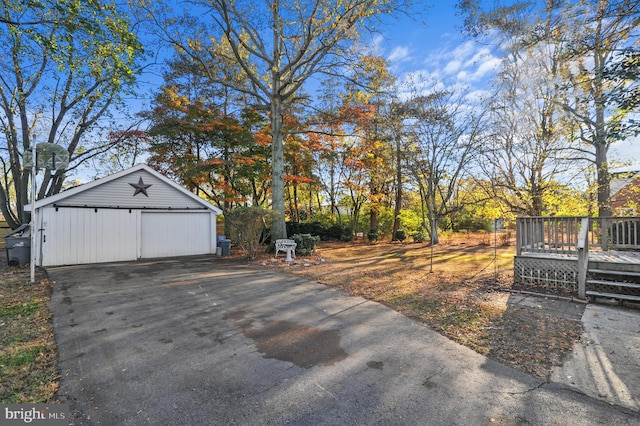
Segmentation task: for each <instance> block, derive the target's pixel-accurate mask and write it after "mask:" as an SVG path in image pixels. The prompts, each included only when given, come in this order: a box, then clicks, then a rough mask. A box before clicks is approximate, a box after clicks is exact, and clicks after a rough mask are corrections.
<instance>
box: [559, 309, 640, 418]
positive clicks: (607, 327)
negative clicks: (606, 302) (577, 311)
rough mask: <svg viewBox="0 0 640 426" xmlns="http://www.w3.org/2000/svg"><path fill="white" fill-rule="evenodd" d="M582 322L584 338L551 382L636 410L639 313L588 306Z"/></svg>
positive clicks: (638, 396) (639, 403)
mask: <svg viewBox="0 0 640 426" xmlns="http://www.w3.org/2000/svg"><path fill="white" fill-rule="evenodd" d="M582 322H583V324H584V329H585V331H584V335H583V336H582V338H581V340H580V341H579V342H577V343H576V344H575V345H574V348H573V353H572V354H571V356H570V358H568V359H567V360H566V361H565V362H564V364H563V365H562V366H561V367H557V368H556V369H555V370H554V372H553V374H552V376H551V380H552V381H554V382H557V383H562V384H564V385H566V386H568V387H569V388H572V389H576V390H578V391H580V392H583V393H585V394H587V395H589V396H592V397H593V398H597V399H599V400H602V401H605V402H607V403H609V404H613V405H618V406H622V407H627V408H630V409H633V410H640V366H639V362H640V311H639V310H637V309H633V310H631V309H624V308H619V307H609V306H603V305H591V304H590V305H588V306H587V307H586V309H585V311H584V313H583V315H582Z"/></svg>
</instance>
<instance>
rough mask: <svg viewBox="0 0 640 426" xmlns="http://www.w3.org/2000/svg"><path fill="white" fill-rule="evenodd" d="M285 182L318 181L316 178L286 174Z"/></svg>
mask: <svg viewBox="0 0 640 426" xmlns="http://www.w3.org/2000/svg"><path fill="white" fill-rule="evenodd" d="M284 180H285V182H297V183H316V180H315V179H311V178H308V177H304V176H294V175H287V174H285V175H284Z"/></svg>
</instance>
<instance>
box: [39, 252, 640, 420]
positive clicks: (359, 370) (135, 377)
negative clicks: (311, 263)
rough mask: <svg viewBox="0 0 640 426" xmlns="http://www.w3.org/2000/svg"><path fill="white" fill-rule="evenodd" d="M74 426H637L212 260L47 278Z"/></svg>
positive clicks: (371, 315)
mask: <svg viewBox="0 0 640 426" xmlns="http://www.w3.org/2000/svg"><path fill="white" fill-rule="evenodd" d="M48 272H49V275H50V277H51V279H52V280H54V281H55V285H54V293H53V297H52V306H51V308H52V311H53V313H54V323H55V331H56V339H57V343H58V350H59V357H60V359H59V366H60V369H61V373H62V385H61V390H60V396H61V399H62V401H63V402H68V403H70V404H71V408H72V411H73V415H74V423H75V424H101V425H228V424H240V425H245V424H246V425H280V424H294V425H318V424H326V425H356V424H357V425H409V424H411V425H413V424H423V425H425V424H426V425H428V424H433V425H441V424H447V425H456V424H459V425H469V424H474V425H482V424H494V425H515V424H535V425H542V424H609V425H610V424H637V422H638V417H637V412H635V411H632V410H627V409H624V408H616V407H615V406H611V405H609V404H606V403H603V402H601V401H599V400H597V399H596V398H591V397H589V396H586V395H583V394H581V393H578V392H575V391H573V390H571V389H570V388H569V387H562V386H559V385H554V384H546V383H544V382H542V381H540V380H538V379H536V378H534V377H532V376H529V375H526V374H523V373H520V372H518V371H515V370H512V369H510V368H508V367H505V366H503V365H501V364H498V363H496V362H494V361H492V360H489V359H487V358H485V357H483V356H481V355H478V354H477V353H475V352H473V351H471V350H470V349H467V348H465V347H463V346H460V345H458V344H456V343H453V342H451V341H449V340H447V339H446V338H444V337H442V336H440V335H439V334H437V333H435V332H434V331H432V330H430V329H428V328H426V327H424V326H422V325H420V324H418V323H416V322H414V321H412V320H410V319H407V318H405V317H403V316H402V315H400V314H398V313H396V312H394V311H393V310H391V309H388V308H386V307H384V306H382V305H380V304H377V303H374V302H370V301H367V300H365V299H362V298H358V297H346V296H343V295H341V294H340V293H339V292H337V291H334V290H332V289H330V288H327V287H325V286H322V285H318V284H315V283H312V282H309V281H305V280H302V279H299V278H296V277H293V276H288V275H281V274H277V273H273V272H269V271H263V270H255V269H252V268H250V267H248V266H243V265H240V264H237V263H234V262H233V261H231V260H227V259H225V258H218V257H210V256H207V257H190V258H179V259H166V260H157V261H141V262H133V263H114V264H101V265H89V266H71V267H58V268H49V269H48Z"/></svg>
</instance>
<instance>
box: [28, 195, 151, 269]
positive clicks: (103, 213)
mask: <svg viewBox="0 0 640 426" xmlns="http://www.w3.org/2000/svg"><path fill="white" fill-rule="evenodd" d="M39 213H40V214H42V217H41V221H40V220H39V222H40V223H42V231H41V235H39V237H40V238H41V241H42V243H41V247H42V250H41V254H42V258H41V260H40V262H38V263H39V264H42V265H43V266H51V265H72V264H81V263H98V262H115V261H122V260H135V259H136V254H137V243H136V236H137V235H138V232H137V223H138V221H137V219H136V214H139V213H137V212H136V211H132V212H129V210H116V209H97V211H95V210H94V209H87V208H59V209H58V211H56V209H55V208H53V207H46V208H44V209H41V210H40V212H39ZM39 255H40V254H39V253H38V256H39Z"/></svg>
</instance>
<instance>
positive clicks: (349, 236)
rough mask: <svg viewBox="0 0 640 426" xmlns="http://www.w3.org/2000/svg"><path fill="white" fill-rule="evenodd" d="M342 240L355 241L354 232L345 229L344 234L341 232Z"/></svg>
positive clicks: (345, 241) (346, 241)
mask: <svg viewBox="0 0 640 426" xmlns="http://www.w3.org/2000/svg"><path fill="white" fill-rule="evenodd" d="M340 241H342V242H344V243H348V242H349V241H353V233H352V232H351V230H350V229H345V230H344V232H343V233H342V234H340Z"/></svg>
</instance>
